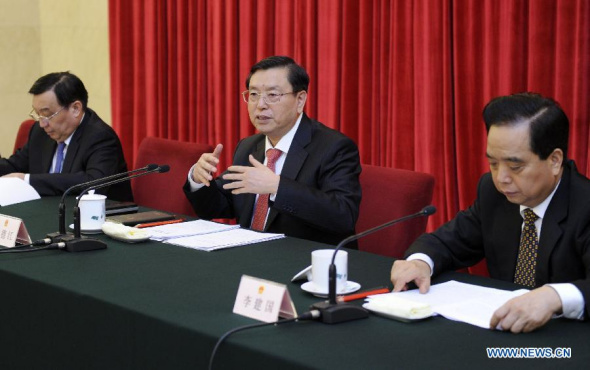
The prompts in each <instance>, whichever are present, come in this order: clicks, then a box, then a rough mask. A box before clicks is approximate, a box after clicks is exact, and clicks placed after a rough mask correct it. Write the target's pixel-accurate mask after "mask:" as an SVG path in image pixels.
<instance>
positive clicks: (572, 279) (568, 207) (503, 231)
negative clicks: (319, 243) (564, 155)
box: [406, 161, 590, 317]
mask: <svg viewBox="0 0 590 370" xmlns="http://www.w3.org/2000/svg"><path fill="white" fill-rule="evenodd" d="M522 222H523V220H522V217H521V216H520V208H519V206H518V205H517V204H513V203H510V202H509V201H508V200H507V199H506V197H505V196H504V195H503V194H501V193H500V192H498V191H497V190H496V188H495V186H494V184H493V182H492V178H491V175H490V174H489V173H488V174H485V175H483V176H482V178H481V179H480V181H479V185H478V192H477V199H476V200H475V203H474V204H473V205H472V206H471V207H469V208H468V209H467V210H465V211H461V212H459V213H458V214H457V216H456V217H455V218H454V219H453V220H451V221H450V222H448V223H446V224H445V225H443V226H441V227H440V228H439V229H438V230H436V231H435V232H434V233H431V234H424V235H422V236H420V237H419V238H418V239H417V240H416V241H415V242H414V243H413V244H412V245H411V246H410V248H409V249H408V250H407V251H406V256H409V255H410V254H412V253H417V252H421V253H425V254H427V255H428V256H429V257H431V258H432V259H433V261H434V275H436V274H439V273H440V272H442V271H447V270H456V269H459V268H463V267H468V266H472V265H474V264H475V263H477V262H478V261H479V260H481V259H482V258H483V257H485V258H486V261H487V265H488V270H489V272H490V276H491V277H492V278H495V279H500V280H506V281H513V279H514V271H515V269H516V259H517V256H518V248H519V244H520V234H521V228H522ZM537 258H538V259H537V269H536V275H535V278H536V284H537V286H541V285H543V284H546V283H573V284H574V285H575V286H576V287H577V288H578V289H579V290H580V291H581V292H582V295H583V296H584V300H585V302H586V310H585V311H586V317H589V316H590V310H589V307H590V306H589V304H590V180H588V179H587V178H585V177H584V176H582V175H580V174H579V173H578V171H577V170H576V166H575V164H574V163H573V161H569V162H567V163H566V164H565V167H564V172H563V176H562V178H561V182H560V184H559V187H558V188H557V191H556V192H555V194H554V195H553V199H551V202H550V203H549V207H548V208H547V211H546V213H545V217H544V218H543V224H542V226H541V237H540V239H539V251H538V257H537Z"/></svg>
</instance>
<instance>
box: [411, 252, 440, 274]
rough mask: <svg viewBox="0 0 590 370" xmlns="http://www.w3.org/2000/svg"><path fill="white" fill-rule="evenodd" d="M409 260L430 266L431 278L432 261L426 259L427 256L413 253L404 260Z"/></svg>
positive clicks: (428, 258)
mask: <svg viewBox="0 0 590 370" xmlns="http://www.w3.org/2000/svg"><path fill="white" fill-rule="evenodd" d="M411 260H420V261H423V262H426V263H427V264H428V266H430V276H432V272H433V271H434V261H432V258H430V257H428V255H426V254H424V253H414V254H412V255H410V256H409V257H408V258H406V261H411Z"/></svg>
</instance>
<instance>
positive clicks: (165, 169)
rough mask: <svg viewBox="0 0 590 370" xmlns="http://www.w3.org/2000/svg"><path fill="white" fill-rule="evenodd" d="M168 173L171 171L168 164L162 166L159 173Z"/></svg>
mask: <svg viewBox="0 0 590 370" xmlns="http://www.w3.org/2000/svg"><path fill="white" fill-rule="evenodd" d="M168 171H170V166H168V165H167V164H163V165H161V166H160V170H159V171H158V172H159V173H164V172H168Z"/></svg>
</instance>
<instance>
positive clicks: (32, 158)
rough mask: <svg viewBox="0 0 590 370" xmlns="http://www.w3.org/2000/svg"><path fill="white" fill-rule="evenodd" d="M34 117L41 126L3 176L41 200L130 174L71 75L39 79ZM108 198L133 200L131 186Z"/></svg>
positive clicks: (4, 162) (1, 168)
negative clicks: (28, 188) (31, 190)
mask: <svg viewBox="0 0 590 370" xmlns="http://www.w3.org/2000/svg"><path fill="white" fill-rule="evenodd" d="M29 93H30V94H32V95H33V110H32V111H31V113H30V116H31V117H32V118H33V119H34V120H35V121H37V122H35V124H34V125H33V127H32V128H31V131H30V132H29V139H28V141H27V143H26V144H25V145H24V146H23V147H22V148H21V149H19V150H18V151H17V152H16V153H15V154H13V155H12V156H11V157H10V158H3V159H0V176H2V175H4V176H11V177H18V178H20V179H22V180H24V181H26V182H28V183H29V184H30V185H31V186H32V187H33V188H35V190H37V192H38V193H39V194H40V195H60V194H62V193H63V192H64V191H65V190H66V189H67V188H69V187H71V186H73V185H76V184H79V183H83V182H86V181H91V180H94V179H99V178H101V177H105V176H109V175H113V174H115V173H120V172H125V171H127V164H126V163H125V158H124V157H123V150H122V148H121V143H120V141H119V138H118V137H117V134H116V133H115V131H113V129H112V128H111V127H110V126H109V125H107V124H106V123H105V122H104V121H103V120H102V119H101V118H100V117H99V116H98V115H97V114H96V113H95V112H94V111H93V110H91V109H90V108H88V107H87V103H88V92H87V91H86V88H85V87H84V84H83V83H82V81H80V79H79V78H78V77H76V76H75V75H73V74H71V73H69V72H56V73H50V74H48V75H45V76H43V77H41V78H39V79H38V80H37V81H35V83H34V84H33V86H32V87H31V89H30V90H29ZM107 196H108V197H109V198H112V199H116V200H132V198H133V197H132V195H131V187H130V185H129V182H124V183H121V184H117V185H115V186H112V187H110V188H109V189H108V192H107Z"/></svg>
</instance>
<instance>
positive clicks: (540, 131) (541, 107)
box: [483, 92, 569, 163]
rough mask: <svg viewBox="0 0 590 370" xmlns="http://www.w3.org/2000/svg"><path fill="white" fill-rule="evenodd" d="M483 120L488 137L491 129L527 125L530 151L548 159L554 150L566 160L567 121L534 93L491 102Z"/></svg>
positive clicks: (555, 105) (553, 105)
mask: <svg viewBox="0 0 590 370" xmlns="http://www.w3.org/2000/svg"><path fill="white" fill-rule="evenodd" d="M483 120H484V122H485V124H486V130H487V132H488V133H489V132H490V128H491V127H492V126H494V125H497V126H503V125H516V124H519V123H523V122H528V124H529V127H530V131H529V132H530V147H531V151H532V152H533V153H535V154H536V155H538V156H539V158H541V160H545V159H547V157H549V155H550V154H551V153H552V152H553V151H554V150H555V149H561V150H562V151H563V159H564V160H563V162H564V163H565V161H566V159H567V145H568V138H569V120H568V118H567V116H566V115H565V113H564V111H563V110H562V109H561V107H560V106H559V104H558V103H557V102H556V101H554V100H553V99H550V98H546V97H544V96H541V95H540V94H536V93H529V92H527V93H519V94H514V95H508V96H500V97H497V98H494V99H492V100H491V101H490V102H489V103H488V104H487V105H486V106H485V108H484V109H483Z"/></svg>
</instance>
